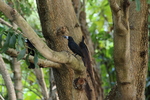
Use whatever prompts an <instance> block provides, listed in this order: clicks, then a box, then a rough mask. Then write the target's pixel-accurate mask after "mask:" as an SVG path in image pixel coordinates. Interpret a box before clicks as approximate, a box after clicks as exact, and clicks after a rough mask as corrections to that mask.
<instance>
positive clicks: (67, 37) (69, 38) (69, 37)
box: [63, 36, 74, 41]
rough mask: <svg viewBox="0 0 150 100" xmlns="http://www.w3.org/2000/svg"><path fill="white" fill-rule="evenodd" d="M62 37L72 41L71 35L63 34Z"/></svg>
mask: <svg viewBox="0 0 150 100" xmlns="http://www.w3.org/2000/svg"><path fill="white" fill-rule="evenodd" d="M63 37H64V38H66V39H67V40H68V41H74V40H73V38H72V37H71V36H63Z"/></svg>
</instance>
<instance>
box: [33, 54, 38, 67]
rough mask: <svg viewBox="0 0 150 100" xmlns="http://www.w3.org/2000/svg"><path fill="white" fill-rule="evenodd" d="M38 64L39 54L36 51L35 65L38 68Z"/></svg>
mask: <svg viewBox="0 0 150 100" xmlns="http://www.w3.org/2000/svg"><path fill="white" fill-rule="evenodd" d="M37 63H38V53H37V51H36V52H35V54H34V65H35V67H37V68H38V65H37Z"/></svg>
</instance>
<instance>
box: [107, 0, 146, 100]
mask: <svg viewBox="0 0 150 100" xmlns="http://www.w3.org/2000/svg"><path fill="white" fill-rule="evenodd" d="M109 2H110V6H111V9H112V13H113V21H114V61H115V68H116V74H117V85H116V87H114V88H113V89H112V91H111V92H110V95H109V96H108V97H107V99H108V100H144V99H145V96H144V90H145V81H146V75H147V74H146V73H147V63H148V50H147V49H148V28H147V23H148V21H147V17H148V9H147V8H148V7H147V3H146V1H145V0H144V1H143V0H140V2H141V3H140V6H141V9H140V11H136V10H135V9H136V6H135V1H131V2H129V1H128V0H127V1H126V0H117V1H115V0H110V1H109Z"/></svg>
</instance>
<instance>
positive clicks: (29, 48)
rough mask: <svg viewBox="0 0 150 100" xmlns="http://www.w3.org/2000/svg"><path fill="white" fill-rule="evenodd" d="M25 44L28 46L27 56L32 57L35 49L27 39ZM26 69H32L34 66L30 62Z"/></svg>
mask: <svg viewBox="0 0 150 100" xmlns="http://www.w3.org/2000/svg"><path fill="white" fill-rule="evenodd" d="M26 43H27V45H28V54H30V55H32V56H34V49H35V47H34V46H33V45H32V43H31V42H30V41H29V40H28V39H27V40H26ZM28 68H29V69H34V68H35V65H34V64H33V63H31V62H30V63H29V66H28Z"/></svg>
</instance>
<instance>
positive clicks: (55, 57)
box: [0, 0, 77, 63]
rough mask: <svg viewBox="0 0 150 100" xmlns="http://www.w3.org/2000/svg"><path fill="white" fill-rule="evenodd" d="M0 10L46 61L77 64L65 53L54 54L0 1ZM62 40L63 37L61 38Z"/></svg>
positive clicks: (21, 19) (19, 17)
mask: <svg viewBox="0 0 150 100" xmlns="http://www.w3.org/2000/svg"><path fill="white" fill-rule="evenodd" d="M0 10H1V11H2V12H3V13H4V14H5V15H6V16H7V17H8V18H9V19H10V20H12V21H13V22H14V23H15V24H17V25H18V27H20V28H21V29H22V31H23V33H24V34H23V36H24V37H26V38H28V39H29V40H30V42H31V43H32V44H33V45H34V47H35V48H36V49H37V50H38V51H39V52H40V53H41V54H42V55H43V56H44V57H45V58H47V59H49V60H51V61H53V62H58V63H71V62H75V63H76V62H77V60H76V59H75V57H73V56H70V55H69V54H68V53H67V52H56V51H53V50H51V49H50V48H49V47H48V46H47V45H46V44H45V43H44V42H43V41H42V40H41V39H40V38H39V37H38V35H37V34H36V33H35V32H34V30H33V29H32V28H31V27H30V26H29V25H28V23H27V22H26V21H25V20H24V19H23V18H22V17H21V15H20V14H19V13H18V12H17V11H16V10H15V9H12V8H11V7H10V6H8V5H7V4H6V3H4V2H3V1H2V0H0ZM62 38H63V37H62Z"/></svg>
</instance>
